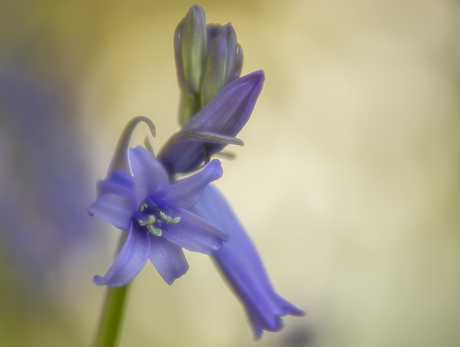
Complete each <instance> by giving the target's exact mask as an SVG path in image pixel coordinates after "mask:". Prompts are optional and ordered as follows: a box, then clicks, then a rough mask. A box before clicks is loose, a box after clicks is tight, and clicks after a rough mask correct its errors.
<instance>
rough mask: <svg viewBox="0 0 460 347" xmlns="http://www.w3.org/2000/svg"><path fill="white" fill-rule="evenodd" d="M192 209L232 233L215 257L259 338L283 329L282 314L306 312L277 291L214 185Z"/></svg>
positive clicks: (238, 223)
mask: <svg viewBox="0 0 460 347" xmlns="http://www.w3.org/2000/svg"><path fill="white" fill-rule="evenodd" d="M191 211H192V212H193V213H195V214H197V215H199V216H201V217H202V218H204V219H206V220H208V221H209V222H211V223H213V224H214V225H216V226H218V227H220V228H222V230H225V231H226V232H227V233H228V234H229V235H230V241H229V242H228V243H226V244H224V245H223V246H222V248H221V249H220V250H219V251H218V252H216V253H214V254H213V255H212V257H213V260H214V262H215V263H216V265H217V266H218V268H219V269H220V271H221V273H222V275H223V276H224V277H225V279H226V280H227V281H228V284H229V285H230V286H231V288H232V289H233V291H234V293H235V294H236V295H237V297H238V299H239V300H240V302H241V303H242V304H243V307H244V308H245V310H246V314H247V317H248V319H249V322H250V323H251V326H252V329H253V332H254V335H255V337H256V339H259V338H260V337H261V336H262V332H263V330H267V331H278V330H280V329H281V328H282V327H283V321H282V319H281V317H283V316H285V315H288V314H290V315H293V316H303V315H304V312H303V311H302V310H300V309H298V308H297V307H295V306H294V305H292V304H291V303H289V302H288V301H286V300H285V299H283V298H282V297H281V296H279V295H278V294H277V293H276V292H275V290H274V289H273V286H272V284H271V283H270V280H269V278H268V275H267V272H266V271H265V268H264V266H263V263H262V260H261V258H260V256H259V254H258V252H257V250H256V248H255V246H254V244H253V243H252V241H251V239H250V238H249V236H248V234H247V233H246V232H245V230H244V229H243V227H242V226H241V224H240V222H239V221H238V219H237V217H236V216H235V214H234V213H233V211H232V210H231V208H230V206H229V205H228V203H227V202H226V201H225V199H224V198H223V197H222V195H221V194H220V193H219V192H218V191H217V189H216V188H215V187H213V186H208V187H206V188H205V189H204V191H203V193H202V194H201V197H200V199H199V200H198V203H197V204H196V205H195V206H194V207H193V208H192V210H191Z"/></svg>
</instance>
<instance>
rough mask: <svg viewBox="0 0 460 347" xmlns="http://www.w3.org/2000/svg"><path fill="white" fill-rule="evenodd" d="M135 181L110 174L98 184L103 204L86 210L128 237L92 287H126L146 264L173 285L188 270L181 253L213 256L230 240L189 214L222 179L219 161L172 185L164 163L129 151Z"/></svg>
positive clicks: (139, 150) (143, 152) (140, 149)
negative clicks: (148, 261) (198, 201)
mask: <svg viewBox="0 0 460 347" xmlns="http://www.w3.org/2000/svg"><path fill="white" fill-rule="evenodd" d="M129 162H130V168H131V171H132V175H130V174H128V173H127V172H125V171H122V170H114V171H112V172H109V175H108V178H107V179H105V180H103V181H99V183H98V191H99V192H100V194H99V198H98V199H97V200H96V201H95V202H94V203H93V204H92V205H91V206H90V207H89V208H88V212H89V214H90V215H95V216H97V217H99V218H102V219H104V220H105V221H107V222H109V223H111V224H113V225H114V226H115V227H117V228H118V229H121V230H125V231H127V232H128V237H127V240H126V242H125V244H124V246H123V248H122V249H121V251H120V253H119V255H118V257H117V259H116V260H115V262H114V263H113V264H112V266H111V267H110V268H109V270H108V271H107V272H106V274H105V275H104V276H103V277H100V276H95V277H94V283H95V284H97V285H105V284H106V285H108V286H109V287H117V286H122V285H124V284H126V283H128V282H130V281H131V280H133V279H134V277H136V275H137V274H138V273H139V272H140V271H141V269H142V268H143V267H144V265H145V263H146V262H147V259H150V261H151V262H152V263H153V265H154V266H155V268H156V269H157V270H158V272H159V274H160V275H161V277H162V278H163V279H164V280H165V281H166V282H167V283H168V284H172V283H173V282H174V280H175V279H176V278H179V277H181V276H182V275H184V274H185V273H186V272H187V270H188V264H187V261H186V259H185V256H184V252H183V250H182V247H183V248H185V249H188V250H190V251H194V252H200V253H204V254H212V253H214V252H216V251H217V250H219V249H220V248H221V246H222V243H223V242H226V241H228V235H227V233H226V232H224V231H222V230H221V229H219V228H218V227H216V226H214V225H212V224H211V223H209V222H208V221H206V220H204V219H202V218H200V217H198V216H196V215H195V214H193V213H191V212H189V211H188V210H189V209H190V208H191V207H192V206H193V205H194V204H195V203H196V202H197V200H198V199H199V197H200V195H201V192H202V191H203V189H204V188H205V187H206V186H207V185H208V184H209V183H210V182H212V181H214V180H216V179H218V178H220V177H221V176H222V168H221V165H220V162H219V161H218V160H213V161H211V162H210V163H209V164H208V165H207V166H206V167H205V168H204V169H203V170H201V171H200V172H198V173H196V174H194V175H192V176H189V177H187V178H184V179H182V180H179V181H177V182H175V183H172V184H171V183H170V182H169V178H168V175H167V174H166V171H165V170H164V168H163V166H162V165H161V164H160V162H159V161H158V160H157V159H156V158H155V157H153V156H152V155H151V154H150V153H149V152H148V151H147V150H146V149H144V148H143V147H140V146H138V147H136V148H131V149H130V150H129Z"/></svg>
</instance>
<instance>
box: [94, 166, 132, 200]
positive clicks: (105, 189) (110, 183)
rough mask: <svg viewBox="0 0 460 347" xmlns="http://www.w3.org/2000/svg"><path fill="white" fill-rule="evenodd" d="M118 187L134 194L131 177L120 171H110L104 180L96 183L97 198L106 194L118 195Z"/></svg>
mask: <svg viewBox="0 0 460 347" xmlns="http://www.w3.org/2000/svg"><path fill="white" fill-rule="evenodd" d="M119 186H122V187H124V188H127V189H129V190H131V191H133V192H134V182H133V176H131V175H130V174H128V173H126V172H124V171H120V170H115V171H112V172H111V173H110V175H109V176H107V178H106V179H105V180H99V181H98V182H97V187H96V188H97V196H98V197H100V196H102V195H104V194H106V193H115V194H118V190H119Z"/></svg>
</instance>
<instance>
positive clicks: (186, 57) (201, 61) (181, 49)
mask: <svg viewBox="0 0 460 347" xmlns="http://www.w3.org/2000/svg"><path fill="white" fill-rule="evenodd" d="M207 50H208V47H207V30H206V15H205V13H204V10H203V9H202V8H201V7H200V6H198V5H194V6H192V7H191V8H190V10H189V11H188V13H187V15H186V16H185V18H184V19H183V20H182V21H181V22H180V23H179V25H178V26H177V28H176V32H175V34H174V51H175V58H176V68H177V76H178V80H179V85H180V87H181V89H182V90H183V91H187V92H189V93H192V94H198V93H199V92H200V89H201V83H202V81H203V76H204V72H205V69H206V60H207Z"/></svg>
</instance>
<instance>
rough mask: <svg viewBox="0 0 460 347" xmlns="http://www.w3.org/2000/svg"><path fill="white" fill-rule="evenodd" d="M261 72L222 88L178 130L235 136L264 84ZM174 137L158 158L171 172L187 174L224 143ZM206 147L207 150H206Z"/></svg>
mask: <svg viewBox="0 0 460 347" xmlns="http://www.w3.org/2000/svg"><path fill="white" fill-rule="evenodd" d="M264 79H265V77H264V73H263V71H255V72H253V73H250V74H249V75H246V76H243V77H240V78H238V79H237V80H235V81H233V82H231V83H230V84H228V85H227V86H226V87H224V88H223V89H222V90H221V91H220V92H219V93H218V94H217V95H216V97H215V98H213V99H212V100H211V101H210V102H209V103H208V104H207V105H206V106H204V107H203V108H202V109H201V111H200V112H198V113H197V114H196V115H195V116H194V117H193V118H192V119H191V120H190V121H189V122H188V123H187V124H186V125H185V126H184V128H183V129H182V130H181V131H182V132H184V131H188V130H200V131H202V132H211V133H216V134H221V135H226V136H236V135H237V134H238V133H239V132H240V130H241V129H242V128H243V126H244V125H245V124H246V122H247V121H248V120H249V117H250V116H251V113H252V110H253V109H254V106H255V104H256V101H257V98H258V96H259V94H260V91H261V90H262V86H263V83H264ZM176 138H177V137H175V136H174V135H173V136H172V137H171V139H170V140H169V141H168V142H167V144H165V146H163V148H162V149H161V150H160V152H159V153H158V159H159V160H160V161H161V162H162V164H163V165H164V166H165V168H166V170H167V171H169V172H172V173H188V172H191V171H193V170H196V169H198V167H199V166H200V164H201V163H202V162H203V161H204V160H205V158H206V152H207V154H208V155H209V156H211V155H213V154H215V153H217V152H219V151H221V150H222V149H223V148H224V147H225V144H216V143H210V142H209V141H196V142H190V143H186V142H185V143H184V142H179V141H175V139H176ZM205 147H206V148H205Z"/></svg>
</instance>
